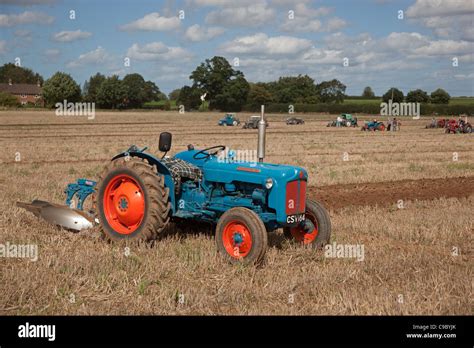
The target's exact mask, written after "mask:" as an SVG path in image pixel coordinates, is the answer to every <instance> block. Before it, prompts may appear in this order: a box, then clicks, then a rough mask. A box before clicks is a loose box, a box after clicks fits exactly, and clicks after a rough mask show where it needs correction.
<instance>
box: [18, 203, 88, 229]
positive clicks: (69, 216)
mask: <svg viewBox="0 0 474 348" xmlns="http://www.w3.org/2000/svg"><path fill="white" fill-rule="evenodd" d="M16 205H17V206H18V207H20V208H23V209H26V210H28V211H29V212H32V213H33V214H34V215H35V216H37V217H41V218H43V219H44V220H46V221H47V222H49V223H52V224H54V225H59V226H61V227H64V228H66V229H69V230H74V231H80V230H84V229H87V228H91V227H93V226H94V218H92V217H91V216H89V215H87V214H86V213H84V212H83V211H80V210H77V209H71V208H69V207H68V206H65V205H59V204H54V203H49V202H45V201H40V200H34V201H33V202H31V203H24V202H17V203H16Z"/></svg>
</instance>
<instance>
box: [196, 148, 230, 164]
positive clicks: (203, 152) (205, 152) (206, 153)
mask: <svg viewBox="0 0 474 348" xmlns="http://www.w3.org/2000/svg"><path fill="white" fill-rule="evenodd" d="M214 149H216V150H215V151H213V152H209V150H214ZM224 150H225V146H224V145H217V146H211V147H208V148H206V149H202V150H201V151H198V152H196V153H195V154H194V155H193V158H194V159H197V160H201V159H208V158H209V157H211V156H215V155H217V154H218V153H219V152H221V151H224Z"/></svg>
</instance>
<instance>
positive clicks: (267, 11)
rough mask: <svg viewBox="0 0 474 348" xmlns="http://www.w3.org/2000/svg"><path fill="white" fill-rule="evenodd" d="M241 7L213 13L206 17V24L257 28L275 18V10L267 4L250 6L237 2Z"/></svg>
mask: <svg viewBox="0 0 474 348" xmlns="http://www.w3.org/2000/svg"><path fill="white" fill-rule="evenodd" d="M236 3H238V4H239V5H240V6H239V7H226V8H222V9H219V10H215V11H211V12H209V13H208V15H207V16H206V23H208V24H216V25H221V26H225V27H227V26H250V27H257V26H261V25H264V24H265V23H266V22H268V21H270V20H272V19H274V18H275V10H274V9H273V8H270V7H268V6H267V4H266V3H265V2H257V3H253V4H251V5H248V6H242V3H240V2H236Z"/></svg>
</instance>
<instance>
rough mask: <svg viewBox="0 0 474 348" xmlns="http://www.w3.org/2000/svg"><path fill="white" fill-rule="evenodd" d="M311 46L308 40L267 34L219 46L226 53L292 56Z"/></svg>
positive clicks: (251, 36)
mask: <svg viewBox="0 0 474 348" xmlns="http://www.w3.org/2000/svg"><path fill="white" fill-rule="evenodd" d="M311 46H312V43H311V41H310V40H307V39H300V38H296V37H292V36H275V37H268V36H267V34H264V33H257V34H255V35H250V36H244V37H240V38H236V39H234V40H232V41H231V42H227V43H225V44H224V45H222V46H221V49H222V50H223V51H224V52H226V53H233V54H263V55H294V54H297V53H300V52H301V51H304V50H307V49H308V48H310V47H311Z"/></svg>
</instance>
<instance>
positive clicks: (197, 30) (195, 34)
mask: <svg viewBox="0 0 474 348" xmlns="http://www.w3.org/2000/svg"><path fill="white" fill-rule="evenodd" d="M224 31H225V30H224V29H223V28H219V27H211V28H203V27H201V26H200V25H199V24H194V25H192V26H190V27H189V28H188V29H186V32H185V33H184V37H185V38H186V39H188V40H190V41H193V42H198V41H204V40H210V39H213V38H215V37H217V36H219V35H221V34H222V33H224Z"/></svg>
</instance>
